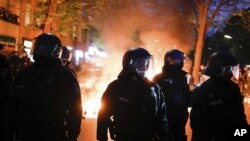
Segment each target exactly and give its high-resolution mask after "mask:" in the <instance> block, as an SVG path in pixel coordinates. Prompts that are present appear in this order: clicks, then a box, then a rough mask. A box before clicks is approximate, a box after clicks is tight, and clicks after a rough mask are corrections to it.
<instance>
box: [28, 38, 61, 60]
mask: <svg viewBox="0 0 250 141" xmlns="http://www.w3.org/2000/svg"><path fill="white" fill-rule="evenodd" d="M61 50H62V45H61V41H60V39H59V38H58V37H57V36H56V35H53V34H51V33H43V34H41V35H39V36H38V37H36V38H35V39H34V41H33V44H32V49H31V54H32V55H33V56H34V59H36V58H37V57H50V58H60V56H61Z"/></svg>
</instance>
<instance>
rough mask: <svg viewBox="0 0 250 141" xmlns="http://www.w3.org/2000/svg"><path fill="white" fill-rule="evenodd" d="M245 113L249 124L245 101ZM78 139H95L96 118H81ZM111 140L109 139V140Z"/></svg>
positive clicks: (189, 133)
mask: <svg viewBox="0 0 250 141" xmlns="http://www.w3.org/2000/svg"><path fill="white" fill-rule="evenodd" d="M244 106H245V114H246V117H247V121H248V124H249V125H250V103H245V104H244ZM186 131H187V135H188V141H191V134H192V130H191V128H190V126H189V120H188V122H187V125H186ZM78 141H96V119H95V118H86V119H83V120H82V126H81V133H80V136H79V138H78ZM109 141H111V140H109Z"/></svg>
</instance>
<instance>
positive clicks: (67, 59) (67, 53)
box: [61, 46, 72, 64]
mask: <svg viewBox="0 0 250 141" xmlns="http://www.w3.org/2000/svg"><path fill="white" fill-rule="evenodd" d="M71 57H72V53H71V52H70V51H69V49H68V48H67V47H66V46H63V47H62V55H61V60H62V62H63V63H64V64H66V63H69V62H70V60H71Z"/></svg>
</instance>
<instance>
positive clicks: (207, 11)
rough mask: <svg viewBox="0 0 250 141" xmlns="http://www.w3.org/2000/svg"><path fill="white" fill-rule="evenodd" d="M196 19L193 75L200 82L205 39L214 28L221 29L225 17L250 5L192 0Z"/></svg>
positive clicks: (241, 0) (224, 0)
mask: <svg viewBox="0 0 250 141" xmlns="http://www.w3.org/2000/svg"><path fill="white" fill-rule="evenodd" d="M189 2H190V4H191V6H192V8H193V10H194V15H195V18H196V22H195V23H196V29H197V42H196V47H195V54H194V57H195V58H194V65H193V72H192V75H193V77H194V83H195V84H196V83H198V82H199V73H200V66H201V60H202V53H203V47H204V39H205V37H206V36H207V34H208V32H209V29H210V28H211V27H212V26H216V27H219V26H220V23H221V22H223V21H222V20H223V19H224V17H225V16H226V17H227V16H228V15H229V14H230V13H233V12H235V11H239V10H241V9H242V8H244V6H246V5H249V1H247V0H190V1H189Z"/></svg>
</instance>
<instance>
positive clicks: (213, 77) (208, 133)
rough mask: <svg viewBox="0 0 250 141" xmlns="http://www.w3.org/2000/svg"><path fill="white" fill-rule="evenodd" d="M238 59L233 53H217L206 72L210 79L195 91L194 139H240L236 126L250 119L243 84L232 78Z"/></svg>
mask: <svg viewBox="0 0 250 141" xmlns="http://www.w3.org/2000/svg"><path fill="white" fill-rule="evenodd" d="M237 64H238V62H237V60H236V58H235V57H234V56H233V55H232V54H231V53H229V52H226V51H218V52H215V53H213V54H212V55H211V56H210V58H209V60H208V66H207V68H206V69H205V71H204V74H205V75H207V76H209V77H210V78H209V79H208V80H206V81H204V82H203V83H201V84H200V85H198V86H196V87H195V88H194V90H193V91H192V100H191V101H192V110H191V114H190V121H191V123H190V124H191V128H192V140H193V141H221V140H230V141H231V140H239V139H242V138H238V139H237V138H234V132H235V130H236V129H241V128H246V126H247V121H246V116H245V113H244V106H243V103H242V95H241V93H240V88H239V86H238V85H237V84H236V83H235V82H233V81H232V80H231V78H232V77H233V75H234V74H235V73H234V72H235V66H237Z"/></svg>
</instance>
